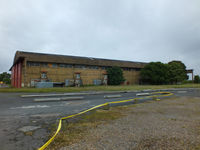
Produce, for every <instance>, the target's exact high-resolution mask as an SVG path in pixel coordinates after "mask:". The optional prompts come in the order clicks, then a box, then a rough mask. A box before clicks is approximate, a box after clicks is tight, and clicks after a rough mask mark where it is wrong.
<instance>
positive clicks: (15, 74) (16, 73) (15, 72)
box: [11, 62, 22, 88]
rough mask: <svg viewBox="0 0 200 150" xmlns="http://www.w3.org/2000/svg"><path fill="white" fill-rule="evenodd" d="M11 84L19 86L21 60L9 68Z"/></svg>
mask: <svg viewBox="0 0 200 150" xmlns="http://www.w3.org/2000/svg"><path fill="white" fill-rule="evenodd" d="M11 72H12V73H11V85H12V86H13V87H16V88H21V80H22V62H18V63H16V64H15V65H14V66H13V67H12V70H11Z"/></svg>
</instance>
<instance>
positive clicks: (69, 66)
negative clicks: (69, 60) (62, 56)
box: [65, 64, 73, 68]
mask: <svg viewBox="0 0 200 150" xmlns="http://www.w3.org/2000/svg"><path fill="white" fill-rule="evenodd" d="M65 67H66V68H72V67H73V65H69V64H65Z"/></svg>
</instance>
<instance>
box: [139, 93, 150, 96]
mask: <svg viewBox="0 0 200 150" xmlns="http://www.w3.org/2000/svg"><path fill="white" fill-rule="evenodd" d="M147 95H150V93H137V94H136V96H147Z"/></svg>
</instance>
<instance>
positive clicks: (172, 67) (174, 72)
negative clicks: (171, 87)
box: [168, 61, 188, 84]
mask: <svg viewBox="0 0 200 150" xmlns="http://www.w3.org/2000/svg"><path fill="white" fill-rule="evenodd" d="M168 71H169V73H168V74H169V81H170V83H171V84H177V83H181V82H183V81H184V80H187V79H188V76H187V72H186V66H185V64H184V63H182V62H181V61H171V62H169V63H168Z"/></svg>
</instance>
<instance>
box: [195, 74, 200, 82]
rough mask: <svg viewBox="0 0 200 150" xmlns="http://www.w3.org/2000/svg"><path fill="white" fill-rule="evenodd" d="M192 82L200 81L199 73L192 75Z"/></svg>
mask: <svg viewBox="0 0 200 150" xmlns="http://www.w3.org/2000/svg"><path fill="white" fill-rule="evenodd" d="M194 83H200V77H199V75H196V76H194Z"/></svg>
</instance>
